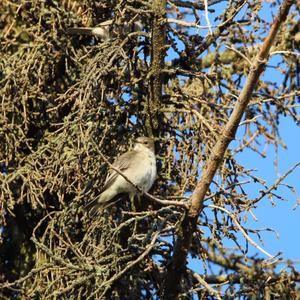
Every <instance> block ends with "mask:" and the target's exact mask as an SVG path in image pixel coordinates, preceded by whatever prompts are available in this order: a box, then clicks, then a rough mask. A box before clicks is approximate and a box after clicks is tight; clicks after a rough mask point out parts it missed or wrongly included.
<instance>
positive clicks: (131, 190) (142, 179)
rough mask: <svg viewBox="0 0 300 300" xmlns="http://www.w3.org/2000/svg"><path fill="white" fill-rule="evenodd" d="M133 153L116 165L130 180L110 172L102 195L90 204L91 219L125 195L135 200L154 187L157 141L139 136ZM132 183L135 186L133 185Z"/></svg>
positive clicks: (121, 158)
mask: <svg viewBox="0 0 300 300" xmlns="http://www.w3.org/2000/svg"><path fill="white" fill-rule="evenodd" d="M134 142H135V144H134V147H133V149H132V150H129V151H127V152H125V153H124V154H122V155H121V156H119V157H118V158H117V159H116V160H115V161H114V163H113V164H112V166H113V168H115V169H117V170H119V171H120V172H121V173H122V174H124V175H125V176H126V178H128V179H129V181H130V182H128V180H126V179H125V178H124V177H123V176H122V175H121V174H120V173H118V172H117V171H116V170H114V169H112V168H111V169H110V170H109V172H108V174H107V177H106V180H105V183H104V186H103V189H102V193H101V194H100V195H99V196H98V197H97V198H96V199H94V200H92V201H91V202H90V203H88V204H87V205H86V209H87V210H88V214H89V216H90V217H95V216H96V215H97V214H99V213H100V212H101V211H103V210H104V209H106V208H108V207H110V206H111V205H114V204H115V203H116V202H118V201H119V200H120V197H121V196H122V195H124V194H128V195H129V199H130V200H131V201H133V199H134V197H135V195H137V194H139V191H138V190H137V188H136V187H138V188H139V189H140V190H141V191H142V193H144V192H148V191H149V190H150V189H151V187H152V185H153V184H154V181H155V178H156V176H157V169H156V158H155V149H154V140H153V139H152V138H149V137H144V136H142V137H138V138H137V139H136V140H135V141H134ZM131 182H132V183H131Z"/></svg>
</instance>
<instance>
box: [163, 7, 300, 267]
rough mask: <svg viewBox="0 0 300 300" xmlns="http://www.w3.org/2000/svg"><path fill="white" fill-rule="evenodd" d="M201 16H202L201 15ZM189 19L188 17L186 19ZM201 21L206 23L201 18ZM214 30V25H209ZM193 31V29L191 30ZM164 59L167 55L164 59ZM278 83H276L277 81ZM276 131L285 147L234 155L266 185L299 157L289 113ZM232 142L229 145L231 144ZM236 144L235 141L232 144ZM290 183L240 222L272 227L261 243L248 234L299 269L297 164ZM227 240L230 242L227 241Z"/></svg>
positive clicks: (266, 12) (265, 13)
mask: <svg viewBox="0 0 300 300" xmlns="http://www.w3.org/2000/svg"><path fill="white" fill-rule="evenodd" d="M227 4H228V2H227V1H224V2H221V3H219V4H217V5H214V6H212V7H211V8H214V9H215V10H216V11H215V13H209V18H210V21H211V24H212V25H213V24H214V18H215V16H217V15H219V14H220V13H222V12H223V11H224V9H226V7H227ZM269 5H270V3H267V2H266V1H264V2H263V6H262V7H263V8H262V10H261V11H260V13H259V15H260V16H261V17H262V18H263V19H264V20H266V21H270V20H272V15H273V14H276V13H277V10H278V6H277V7H276V8H275V9H274V10H272V9H270V7H269ZM245 10H246V7H244V8H243V10H242V11H241V12H240V13H239V16H241V15H242V14H244V13H245ZM201 19H202V18H201ZM190 21H192V20H190ZM201 25H206V24H205V22H204V21H203V22H202V24H201ZM213 30H214V29H213ZM193 33H195V32H193ZM198 33H199V34H200V35H201V36H202V37H205V36H206V35H207V30H201V31H199V32H198ZM168 54H169V55H170V57H169V58H171V57H172V54H173V53H172V51H170V52H169V53H168ZM167 60H168V59H167ZM276 62H277V60H276V57H275V56H274V57H272V58H271V60H270V61H269V64H270V65H274V64H275V63H276ZM262 78H263V80H266V81H272V82H274V81H277V82H279V83H280V82H281V81H282V78H283V76H282V74H280V73H279V72H276V71H275V70H274V69H271V68H270V69H267V70H266V72H265V73H264V74H263V77H262ZM279 85H280V84H279ZM298 114H299V109H298ZM242 132H243V129H241V130H239V131H238V133H237V139H238V137H239V135H240V136H242ZM279 132H280V135H281V137H282V140H283V142H284V143H285V144H286V146H287V149H284V148H282V147H279V149H278V153H276V152H275V148H274V146H272V145H268V148H267V149H268V150H267V156H266V158H262V157H260V156H259V155H258V154H256V153H254V152H253V151H251V150H246V151H243V152H242V153H239V154H238V155H237V157H236V158H237V160H238V163H240V164H241V165H243V166H245V167H246V168H249V169H257V171H256V172H255V174H256V175H257V176H258V177H260V178H262V179H264V180H265V181H266V185H267V186H270V185H272V184H273V183H274V181H275V180H276V179H277V178H278V171H279V175H283V174H284V173H285V172H286V171H287V170H288V169H289V168H290V167H292V166H293V165H294V164H295V163H297V162H299V161H300V158H299V156H300V155H299V154H300V151H299V149H300V142H299V140H300V128H299V126H297V125H296V124H295V122H294V121H293V120H292V119H291V118H290V117H281V118H280V124H279ZM234 143H235V142H233V143H232V144H231V145H230V146H229V147H230V148H234ZM235 145H236V144H235ZM276 158H277V159H278V168H276V166H275V164H274V162H275V160H276ZM284 182H285V183H288V184H289V185H291V186H294V187H295V189H296V193H298V194H296V195H295V194H294V193H292V192H291V191H290V190H289V189H288V188H286V187H280V188H279V189H278V190H277V191H276V192H278V194H280V195H281V196H283V197H284V198H285V199H286V201H281V200H277V199H275V201H274V203H275V206H274V205H272V203H271V201H270V200H269V199H268V198H267V197H265V198H264V199H263V200H262V201H260V202H259V203H258V207H257V208H256V209H255V210H253V213H254V214H255V216H256V217H257V221H254V220H253V218H252V217H251V216H250V215H249V216H248V221H247V222H246V223H244V224H242V225H243V226H245V227H246V228H254V229H255V228H272V229H274V230H276V232H277V234H278V236H277V235H276V234H274V233H273V232H271V231H265V232H262V233H261V239H262V241H263V244H262V243H260V241H259V240H258V238H257V237H256V236H255V235H251V237H252V238H253V240H254V241H255V242H257V243H258V244H259V245H260V246H261V247H262V248H264V249H265V250H266V251H267V252H269V253H270V254H274V255H275V254H277V253H278V252H282V253H283V254H282V256H281V257H282V258H283V259H284V260H287V259H290V260H296V261H299V263H296V265H295V267H296V269H297V270H300V239H299V236H298V231H299V230H300V207H297V206H296V204H297V200H298V201H300V199H299V198H300V167H299V168H297V169H296V170H295V171H294V172H293V173H291V174H290V175H289V176H288V177H287V178H286V179H285V180H284ZM246 191H247V192H248V194H249V197H250V198H254V197H255V196H257V195H258V194H259V191H258V190H257V185H255V186H254V185H251V184H250V185H249V186H248V187H246ZM229 244H230V243H229ZM231 245H232V244H231ZM241 245H245V241H244V238H243V237H241ZM248 253H249V254H250V255H251V254H254V253H258V255H259V257H261V258H263V259H267V257H266V256H265V255H263V254H262V253H260V252H259V251H258V250H257V249H256V248H254V247H253V246H251V245H249V252H248ZM190 266H191V267H192V268H194V269H196V270H198V271H199V268H200V269H202V267H201V266H199V262H198V265H195V264H194V263H193V260H191V259H190ZM281 267H282V265H279V266H278V269H280V268H281Z"/></svg>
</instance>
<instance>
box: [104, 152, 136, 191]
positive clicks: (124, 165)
mask: <svg viewBox="0 0 300 300" xmlns="http://www.w3.org/2000/svg"><path fill="white" fill-rule="evenodd" d="M136 154H137V153H136V151H134V150H132V151H128V152H126V153H124V154H122V155H121V156H119V157H118V158H117V159H116V160H115V162H114V163H113V167H115V168H116V169H118V170H119V171H121V172H122V173H124V172H125V171H126V170H127V169H128V168H130V165H131V162H132V159H133V157H135V156H136ZM118 176H121V175H120V174H119V173H118V172H116V171H115V170H113V169H110V170H109V172H108V175H107V177H106V180H105V184H104V187H103V190H105V189H107V188H109V187H110V186H111V185H112V184H113V183H114V181H115V180H116V178H117V177H118Z"/></svg>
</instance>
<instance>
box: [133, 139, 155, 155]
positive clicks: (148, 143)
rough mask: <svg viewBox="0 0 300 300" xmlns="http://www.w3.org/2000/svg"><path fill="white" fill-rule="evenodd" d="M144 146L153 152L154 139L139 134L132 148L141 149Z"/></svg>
mask: <svg viewBox="0 0 300 300" xmlns="http://www.w3.org/2000/svg"><path fill="white" fill-rule="evenodd" d="M145 148H146V149H148V150H150V151H152V152H153V153H154V140H153V139H152V138H149V137H145V136H141V137H138V138H137V139H135V144H134V150H137V151H141V150H144V149H145Z"/></svg>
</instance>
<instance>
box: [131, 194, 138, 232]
mask: <svg viewBox="0 0 300 300" xmlns="http://www.w3.org/2000/svg"><path fill="white" fill-rule="evenodd" d="M135 195H137V196H138V197H139V195H138V194H131V195H130V196H129V198H130V206H131V210H132V211H134V212H136V211H137V209H136V206H135V203H134V200H135ZM137 227H138V223H137V221H136V220H135V221H134V226H133V232H132V235H134V234H136V233H137Z"/></svg>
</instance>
